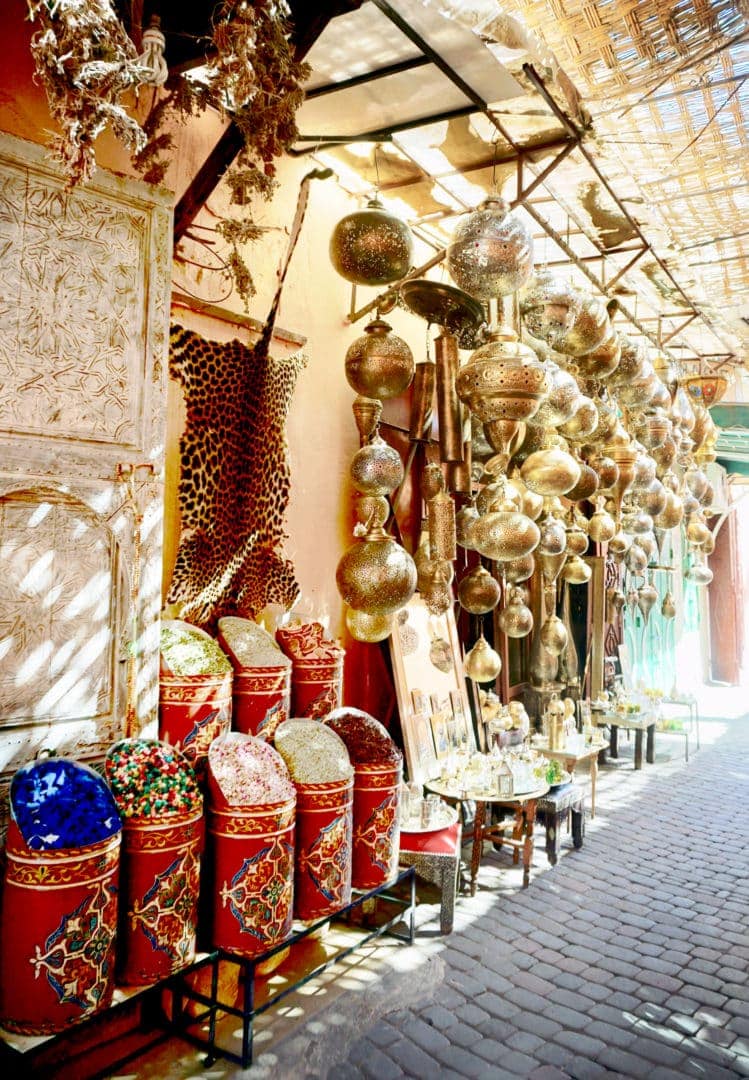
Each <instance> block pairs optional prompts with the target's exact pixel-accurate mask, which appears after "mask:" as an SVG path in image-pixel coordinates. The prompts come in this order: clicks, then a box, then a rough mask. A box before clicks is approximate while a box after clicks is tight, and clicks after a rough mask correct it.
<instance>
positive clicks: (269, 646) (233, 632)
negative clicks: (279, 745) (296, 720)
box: [218, 615, 291, 739]
mask: <svg viewBox="0 0 749 1080" xmlns="http://www.w3.org/2000/svg"><path fill="white" fill-rule="evenodd" d="M218 641H219V645H220V646H221V648H222V649H223V650H224V652H225V653H226V655H227V656H228V658H229V660H230V661H231V664H232V666H233V668H234V681H233V711H232V726H233V728H234V730H235V731H243V732H246V733H247V734H248V735H258V736H260V737H262V738H264V739H272V738H273V732H274V731H275V730H276V728H277V727H278V725H279V724H280V723H282V722H283V721H284V720H286V719H287V718H288V715H289V706H290V703H291V661H290V660H289V658H288V657H287V656H285V655H284V653H282V652H281V649H280V648H279V647H278V645H277V644H276V642H275V640H274V638H273V637H272V636H271V635H270V634H269V633H268V631H267V630H265V629H264V627H262V626H259V625H258V624H257V623H255V622H253V621H252V620H251V619H242V618H239V617H237V616H233V615H227V616H226V617H225V618H223V619H219V621H218Z"/></svg>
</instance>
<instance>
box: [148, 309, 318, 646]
mask: <svg viewBox="0 0 749 1080" xmlns="http://www.w3.org/2000/svg"><path fill="white" fill-rule="evenodd" d="M170 346H171V349H170V363H169V371H170V375H171V377H172V378H173V379H175V380H176V381H177V382H179V383H180V384H181V385H182V387H183V389H184V395H185V402H186V406H187V421H186V424H185V430H184V432H183V434H182V437H181V439H180V455H181V466H182V471H181V477H180V481H179V492H178V494H179V507H180V514H181V533H180V540H179V549H178V552H177V560H176V565H175V568H174V576H173V578H172V582H171V587H170V589H169V595H168V598H167V599H168V601H169V602H170V603H179V604H180V606H181V615H182V617H183V618H185V619H188V620H189V621H190V622H193V623H195V624H196V625H198V626H203V627H206V628H209V629H214V628H215V624H216V621H217V620H218V619H219V618H220V617H222V616H224V615H243V616H246V617H248V618H255V617H256V616H257V615H258V614H259V613H260V612H261V611H262V609H263V608H264V607H265V606H266V605H267V604H270V603H277V604H281V605H283V607H284V608H286V609H287V610H288V609H289V608H291V607H292V606H293V604H294V602H295V600H296V599H297V597H298V595H299V586H298V584H297V582H296V579H295V576H294V568H293V566H292V564H291V563H290V562H289V560H288V559H287V558H285V556H284V555H283V552H282V546H283V542H284V540H285V539H286V534H285V532H284V518H285V513H286V507H287V505H288V500H289V493H290V489H291V475H290V469H289V462H288V445H287V442H286V433H285V423H286V416H287V413H288V409H289V405H290V402H291V396H292V394H293V392H294V388H295V386H296V382H297V378H298V376H299V373H300V372H301V371H302V370H303V368H304V367H305V365H306V363H307V361H306V358H305V357H304V356H303V355H301V354H299V353H296V354H294V355H293V356H288V357H282V358H281V359H275V358H273V357H271V356H270V353H269V351H268V349H267V347H266V343H265V339H264V338H263V339H261V341H260V342H258V343H257V344H256V345H254V346H248V345H244V344H243V343H242V342H241V341H238V340H236V339H235V340H234V341H229V342H226V343H219V342H214V341H207V340H206V339H205V338H203V337H201V336H200V334H197V333H195V332H194V331H192V330H186V329H184V328H183V327H181V326H177V325H174V326H172V327H171V331H170Z"/></svg>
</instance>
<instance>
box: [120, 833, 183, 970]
mask: <svg viewBox="0 0 749 1080" xmlns="http://www.w3.org/2000/svg"><path fill="white" fill-rule="evenodd" d="M199 880H200V879H199V875H198V860H197V857H196V854H195V851H194V849H193V848H192V847H190V848H188V850H187V851H185V852H184V854H183V855H182V856H181V857H180V858H177V859H175V860H174V861H173V862H172V863H171V864H170V865H169V866H168V867H167V868H166V870H164V871H162V873H160V874H157V875H156V877H155V878H154V881H153V884H152V885H151V887H150V888H149V889H148V891H147V892H146V894H145V895H144V897H143V901H142V903H141V901H139V900H136V901H135V903H134V905H133V910H132V911H131V912H129V913H128V915H129V919H130V925H131V926H132V928H133V930H137V929H138V927H140V929H141V930H142V931H143V933H144V934H145V935H146V937H147V938H148V940H149V941H150V943H151V945H152V947H153V948H154V949H155V950H156V951H157V952H162V953H166V955H167V956H170V957H172V958H173V960H174V963H175V965H178V964H182V963H186V962H187V961H188V960H190V958H191V956H192V953H193V950H194V948H195V923H196V919H197V903H198V885H199Z"/></svg>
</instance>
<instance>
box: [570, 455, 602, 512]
mask: <svg viewBox="0 0 749 1080" xmlns="http://www.w3.org/2000/svg"><path fill="white" fill-rule="evenodd" d="M578 465H579V466H580V479H579V480H578V481H577V483H576V484H575V486H574V487H573V488H570V490H569V491H568V492H567V495H566V498H568V499H569V500H570V502H583V501H584V500H585V499H592V497H593V496H594V495H595V493H596V492H597V491H598V473H597V472H596V471H595V469H592V468H591V467H590V465H586V464H585V462H584V461H579V462H578Z"/></svg>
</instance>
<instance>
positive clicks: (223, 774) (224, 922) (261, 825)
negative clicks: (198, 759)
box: [208, 731, 296, 956]
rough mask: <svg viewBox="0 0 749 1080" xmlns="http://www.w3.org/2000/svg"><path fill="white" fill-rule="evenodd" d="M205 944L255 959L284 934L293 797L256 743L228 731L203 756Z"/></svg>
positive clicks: (279, 761) (273, 754)
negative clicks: (207, 889)
mask: <svg viewBox="0 0 749 1080" xmlns="http://www.w3.org/2000/svg"><path fill="white" fill-rule="evenodd" d="M208 797H209V809H208V858H209V865H210V879H211V889H212V893H213V897H212V903H211V922H212V926H211V943H212V945H213V946H214V947H217V948H221V949H226V950H227V952H231V953H236V954H238V955H240V956H255V955H257V954H258V953H262V952H264V951H266V950H267V949H270V948H272V947H273V946H274V945H278V944H280V943H281V942H283V941H285V940H286V938H287V937H288V936H289V934H290V933H291V927H292V921H293V917H294V912H293V898H294V817H295V805H296V792H295V790H294V785H293V784H292V782H291V778H290V776H289V771H288V769H287V768H286V765H285V763H284V760H283V758H282V757H281V755H280V754H279V753H277V751H276V750H274V749H273V747H272V746H271V745H270V744H269V743H267V742H265V741H264V740H263V739H258V738H255V737H254V736H252V735H245V734H243V733H241V732H234V731H232V732H229V734H228V735H222V736H221V737H220V738H218V739H215V740H214V742H213V743H211V748H210V750H209V751H208Z"/></svg>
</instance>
